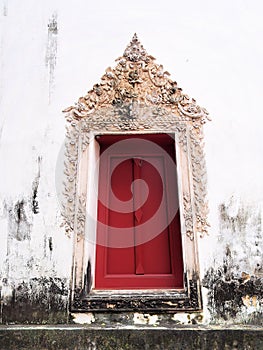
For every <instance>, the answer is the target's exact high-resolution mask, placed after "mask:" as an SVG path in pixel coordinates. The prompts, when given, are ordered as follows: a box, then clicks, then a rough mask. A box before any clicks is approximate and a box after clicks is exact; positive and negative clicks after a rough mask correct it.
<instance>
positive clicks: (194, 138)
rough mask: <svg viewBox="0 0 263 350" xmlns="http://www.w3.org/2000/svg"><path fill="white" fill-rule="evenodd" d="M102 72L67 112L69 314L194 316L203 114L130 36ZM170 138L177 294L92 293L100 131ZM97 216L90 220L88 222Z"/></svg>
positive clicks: (202, 207) (202, 229) (202, 203)
mask: <svg viewBox="0 0 263 350" xmlns="http://www.w3.org/2000/svg"><path fill="white" fill-rule="evenodd" d="M117 61H118V65H117V67H116V68H115V69H110V68H109V69H107V71H106V74H105V75H104V76H103V77H102V82H101V83H100V84H96V85H94V87H93V89H92V90H91V91H89V92H88V94H87V95H86V96H85V97H81V98H80V99H79V101H78V103H77V104H76V106H74V107H69V108H68V109H66V110H65V112H67V121H68V122H69V126H68V129H67V142H66V161H65V174H66V181H65V193H64V195H65V204H64V213H63V215H64V219H65V222H64V224H65V227H66V231H67V232H68V234H70V233H72V234H73V240H74V248H73V264H72V286H71V300H72V303H71V309H72V310H73V311H96V310H97V311H124V310H125V311H129V310H135V309H137V310H148V311H149V310H152V311H155V312H156V311H161V310H165V311H172V312H174V311H182V310H184V311H196V310H200V309H201V308H202V298H201V287H200V279H199V262H198V246H197V237H198V235H200V236H203V235H204V234H205V233H206V232H207V227H208V223H207V202H206V169H205V159H204V152H203V123H204V122H205V121H206V119H208V113H207V112H206V110H205V109H202V108H201V107H199V106H197V105H196V103H195V101H194V100H193V99H191V98H189V97H188V96H187V95H184V94H183V93H182V91H181V89H179V88H177V84H176V83H175V82H172V81H171V80H170V79H169V78H168V73H167V72H163V69H162V66H160V65H157V64H155V63H154V58H153V57H152V56H149V55H148V54H147V53H146V52H145V50H144V49H143V47H142V45H141V44H140V43H139V41H138V39H137V37H136V35H135V36H134V37H133V39H132V41H131V43H130V45H129V46H128V47H127V49H126V50H125V52H124V55H123V56H122V57H121V58H119V59H118V60H117ZM138 133H143V134H145V133H169V134H173V135H174V138H175V144H176V157H177V171H178V174H177V175H178V188H179V204H180V215H181V234H182V246H183V258H184V288H183V289H182V290H158V291H156V290H155V291H153V290H147V291H145V290H143V291H125V290H122V291H103V292H102V291H96V290H95V289H94V282H93V281H94V273H95V272H94V271H95V247H96V213H97V197H96V191H97V185H98V175H99V174H98V167H97V166H96V165H97V163H98V162H99V144H98V142H97V141H96V135H101V134H138ZM94 218H95V220H94Z"/></svg>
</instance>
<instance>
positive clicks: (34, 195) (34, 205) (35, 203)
mask: <svg viewBox="0 0 263 350" xmlns="http://www.w3.org/2000/svg"><path fill="white" fill-rule="evenodd" d="M41 161H42V158H41V157H38V159H37V163H38V171H37V175H36V178H35V180H34V182H33V186H32V192H33V193H32V211H33V213H34V214H38V213H39V205H38V200H37V194H38V187H39V181H40V166H41Z"/></svg>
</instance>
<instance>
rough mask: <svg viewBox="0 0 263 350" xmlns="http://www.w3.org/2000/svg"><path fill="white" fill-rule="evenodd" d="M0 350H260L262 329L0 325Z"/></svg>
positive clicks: (234, 327) (232, 327)
mask: <svg viewBox="0 0 263 350" xmlns="http://www.w3.org/2000/svg"><path fill="white" fill-rule="evenodd" d="M0 349H1V350H11V349H12V350H18V349H19V350H30V349H32V350H47V349H48V350H55V349H56V350H95V349H96V350H108V349H114V350H124V349H125V350H130V349H134V350H135V349H136V350H138V349H151V350H179V349H180V350H191V349H194V350H206V349H207V350H221V349H227V350H241V349H245V350H262V349H263V328H262V327H255V326H253V327H252V326H247V327H238V326H231V327H228V328H220V327H219V326H218V327H205V326H191V327H190V326H177V327H176V328H174V329H167V328H164V327H163V328H161V327H154V328H153V327H145V326H142V327H130V326H129V327H124V328H121V329H120V328H115V327H111V328H109V327H107V328H102V327H100V328H99V327H94V326H74V325H73V326H69V325H66V326H0Z"/></svg>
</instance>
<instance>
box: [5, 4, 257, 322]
mask: <svg viewBox="0 0 263 350" xmlns="http://www.w3.org/2000/svg"><path fill="white" fill-rule="evenodd" d="M0 6H1V7H0V75H1V79H0V113H1V114H0V164H1V175H0V179H1V181H0V237H1V238H0V239H1V245H0V292H1V308H0V321H1V322H2V323H21V322H22V323H23V322H29V323H30V322H31V323H66V322H69V321H70V320H71V316H70V315H69V313H68V307H69V290H70V287H71V284H70V283H71V282H70V278H71V268H72V252H73V248H72V247H73V237H72V236H71V237H70V236H67V235H66V234H65V231H64V228H63V227H61V222H62V216H61V183H62V172H63V169H62V164H63V145H64V139H65V120H64V116H63V114H62V110H63V109H64V108H65V107H67V106H70V105H71V104H72V103H73V102H74V101H77V98H78V97H79V96H81V95H83V94H85V93H86V91H88V90H89V89H90V88H91V87H92V86H93V84H95V83H96V82H98V81H99V79H100V77H101V76H102V75H103V73H104V70H105V68H107V66H108V65H114V58H115V57H118V56H120V55H121V54H122V52H123V48H125V45H127V43H128V41H129V40H130V38H131V36H132V34H133V32H134V31H136V32H137V33H138V36H139V38H140V40H141V41H142V43H143V44H144V47H145V48H146V49H147V50H148V52H150V53H152V54H153V55H154V56H155V57H157V62H160V63H162V64H163V65H164V68H165V69H167V70H168V71H169V72H170V73H171V76H172V79H175V80H177V82H178V84H179V85H180V86H181V87H182V88H183V90H184V92H186V93H188V94H189V95H190V96H193V97H194V98H196V100H197V101H198V103H199V104H200V105H201V106H205V107H206V108H207V110H208V111H209V113H210V115H211V117H212V121H211V122H208V123H207V124H206V125H205V126H204V129H205V144H206V145H205V151H206V162H207V173H208V199H209V208H210V214H209V221H210V225H211V227H210V230H209V236H206V237H204V238H200V239H199V240H198V244H199V259H200V267H201V271H200V274H201V279H202V285H203V304H204V311H203V313H202V315H201V317H200V315H199V316H196V315H184V314H182V315H171V317H170V318H169V320H171V319H174V321H175V324H177V323H182V324H188V323H205V324H212V323H220V324H247V323H248V324H261V323H262V298H263V295H262V283H263V275H262V274H263V266H262V264H263V262H262V230H263V228H262V225H263V224H262V215H263V210H262V209H263V206H262V205H263V182H262V178H261V174H262V170H263V162H262V152H263V146H262V137H261V129H262V117H261V113H260V111H259V110H258V108H259V104H260V98H261V95H260V91H261V82H262V78H263V76H262V74H263V73H262V72H263V71H262V67H261V62H262V58H263V57H262V56H263V49H262V45H261V46H260V45H259V43H260V42H261V36H262V29H263V28H262V21H261V18H260V17H259V16H260V7H261V6H262V5H261V4H260V2H259V1H256V2H255V4H254V6H253V7H252V6H250V5H249V3H248V2H243V3H242V4H241V3H237V2H232V3H231V4H229V2H228V1H227V0H224V1H223V2H222V1H221V2H220V4H216V5H215V4H213V6H212V5H211V4H209V3H206V2H201V4H198V5H197V3H196V2H194V1H192V4H191V6H190V5H189V4H188V5H186V4H180V5H178V6H179V7H176V6H175V5H174V3H173V2H172V1H171V2H169V6H168V7H167V8H164V7H161V5H160V4H159V3H157V2H156V3H154V2H145V3H143V4H141V3H140V2H139V1H138V2H135V3H133V5H131V8H130V10H129V11H128V10H127V8H126V7H125V6H126V5H124V3H122V2H117V3H115V4H111V3H110V2H109V3H107V2H105V3H104V5H103V6H101V5H100V4H97V3H96V4H91V3H89V2H86V1H82V0H78V1H77V2H72V1H68V2H60V1H39V2H37V4H36V2H35V1H33V0H27V1H18V0H16V1H8V0H3V1H2V3H1V5H0ZM75 316H76V320H77V321H79V322H80V323H83V322H84V323H85V322H88V323H91V322H94V320H95V318H94V315H86V316H83V318H82V319H81V317H80V316H79V315H75ZM151 316H152V315H151ZM85 317H86V318H85ZM142 317H143V318H142ZM156 317H157V318H154V319H153V318H150V316H149V317H148V316H145V317H144V316H141V315H140V314H139V315H135V314H133V315H129V317H128V318H127V319H129V320H130V323H134V324H136V322H139V323H140V322H142V324H143V323H146V324H148V325H149V324H151V322H152V323H153V324H154V323H156V324H158V322H159V323H160V322H161V321H162V320H161V319H162V317H161V316H158V315H157V316H156ZM198 317H199V318H198ZM140 320H142V321H140ZM154 320H155V321H154ZM166 321H167V320H164V322H166ZM99 322H104V321H103V320H101V319H100V320H99ZM118 322H119V321H118Z"/></svg>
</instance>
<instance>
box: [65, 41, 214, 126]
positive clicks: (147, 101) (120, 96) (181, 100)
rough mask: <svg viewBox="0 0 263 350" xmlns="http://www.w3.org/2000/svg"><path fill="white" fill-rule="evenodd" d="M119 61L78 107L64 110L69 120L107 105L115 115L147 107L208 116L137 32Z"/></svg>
mask: <svg viewBox="0 0 263 350" xmlns="http://www.w3.org/2000/svg"><path fill="white" fill-rule="evenodd" d="M116 61H117V65H116V67H115V68H107V69H106V72H105V74H104V75H103V77H102V78H101V82H100V83H99V84H95V85H94V86H93V88H92V90H90V91H88V93H87V94H86V95H85V96H83V97H80V98H79V100H78V102H77V103H76V104H75V106H71V107H69V108H67V109H65V110H64V112H67V116H68V119H69V120H70V121H72V119H75V120H79V119H82V118H85V117H88V116H89V115H91V114H92V113H94V112H96V111H97V110H98V109H99V110H100V111H101V110H102V109H104V108H107V109H108V108H113V109H114V111H115V114H116V113H117V114H118V115H120V116H123V115H125V116H126V117H127V118H133V116H134V115H138V108H144V109H145V108H147V107H150V108H151V109H154V110H156V113H158V111H160V110H162V111H163V110H165V111H166V113H167V114H169V115H170V116H172V115H173V116H175V117H177V118H180V119H183V120H193V119H195V120H196V119H199V120H200V121H201V122H202V123H203V122H205V121H206V119H208V112H207V111H206V110H205V109H204V108H202V107H200V106H198V105H197V104H196V101H195V100H194V99H192V98H190V97H189V96H187V95H185V94H183V92H182V89H181V88H179V87H178V86H177V83H176V82H175V81H173V80H171V79H170V77H169V76H170V74H169V73H168V72H167V71H164V69H163V66H162V65H159V64H156V63H155V59H154V57H152V56H151V55H148V54H147V52H146V51H145V49H144V48H143V46H142V44H141V43H140V42H139V40H138V38H137V35H136V34H134V36H133V38H132V40H131V42H130V44H129V45H128V46H127V48H126V50H125V51H124V54H123V56H122V57H120V58H118V59H117V60H116ZM135 111H136V112H135Z"/></svg>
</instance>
